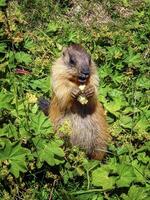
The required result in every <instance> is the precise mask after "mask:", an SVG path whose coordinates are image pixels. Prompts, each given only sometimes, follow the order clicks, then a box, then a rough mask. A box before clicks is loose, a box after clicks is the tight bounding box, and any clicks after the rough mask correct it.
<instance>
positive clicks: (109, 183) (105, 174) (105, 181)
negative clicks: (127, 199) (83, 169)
mask: <svg viewBox="0 0 150 200" xmlns="http://www.w3.org/2000/svg"><path fill="white" fill-rule="evenodd" d="M92 184H93V185H94V186H98V187H102V188H103V189H105V190H108V189H112V188H113V187H114V185H115V177H113V176H109V171H108V170H107V169H105V168H102V167H101V168H98V169H96V170H94V171H93V173H92Z"/></svg>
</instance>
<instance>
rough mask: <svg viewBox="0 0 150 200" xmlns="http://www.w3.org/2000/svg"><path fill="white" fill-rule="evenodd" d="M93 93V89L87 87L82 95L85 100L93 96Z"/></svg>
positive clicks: (91, 86)
mask: <svg viewBox="0 0 150 200" xmlns="http://www.w3.org/2000/svg"><path fill="white" fill-rule="evenodd" d="M94 93H95V88H94V86H93V85H89V86H87V87H86V88H85V91H84V94H85V96H86V97H87V98H90V97H92V96H93V95H94Z"/></svg>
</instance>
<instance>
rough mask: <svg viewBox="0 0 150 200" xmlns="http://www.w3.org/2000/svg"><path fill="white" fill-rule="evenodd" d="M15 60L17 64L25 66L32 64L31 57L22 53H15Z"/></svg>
mask: <svg viewBox="0 0 150 200" xmlns="http://www.w3.org/2000/svg"><path fill="white" fill-rule="evenodd" d="M15 58H16V60H17V62H18V63H25V64H26V65H28V64H30V63H31V62H32V57H31V55H29V54H27V53H24V52H23V51H22V52H21V51H20V52H17V53H16V54H15Z"/></svg>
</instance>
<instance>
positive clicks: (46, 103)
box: [38, 97, 50, 116]
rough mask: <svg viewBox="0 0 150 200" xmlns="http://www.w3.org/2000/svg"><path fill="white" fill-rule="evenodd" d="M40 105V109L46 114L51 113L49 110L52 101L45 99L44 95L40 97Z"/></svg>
mask: <svg viewBox="0 0 150 200" xmlns="http://www.w3.org/2000/svg"><path fill="white" fill-rule="evenodd" d="M38 106H39V108H40V110H42V111H43V113H44V114H45V115H46V116H48V115H49V113H48V111H49V106H50V102H49V101H48V100H47V99H45V98H44V97H40V98H39V99H38Z"/></svg>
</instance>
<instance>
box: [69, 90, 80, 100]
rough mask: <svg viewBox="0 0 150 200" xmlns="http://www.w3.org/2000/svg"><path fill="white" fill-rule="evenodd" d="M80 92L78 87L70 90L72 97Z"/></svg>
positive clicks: (75, 96)
mask: <svg viewBox="0 0 150 200" xmlns="http://www.w3.org/2000/svg"><path fill="white" fill-rule="evenodd" d="M80 94H81V91H80V89H79V88H74V89H73V90H72V92H71V96H72V98H74V99H76V98H77V97H78V96H79V95H80Z"/></svg>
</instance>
